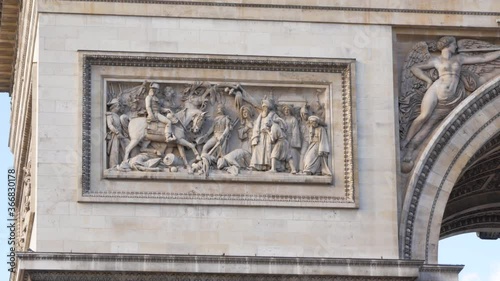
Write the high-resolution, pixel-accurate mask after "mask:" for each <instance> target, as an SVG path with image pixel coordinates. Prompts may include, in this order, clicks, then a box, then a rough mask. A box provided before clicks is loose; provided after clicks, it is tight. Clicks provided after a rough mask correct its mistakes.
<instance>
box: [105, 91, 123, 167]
mask: <svg viewBox="0 0 500 281" xmlns="http://www.w3.org/2000/svg"><path fill="white" fill-rule="evenodd" d="M108 105H109V111H108V112H106V125H107V126H108V132H107V135H106V140H107V145H106V148H107V150H106V152H107V155H108V168H114V167H116V166H118V164H120V162H121V158H122V157H123V155H124V153H125V148H126V147H127V145H128V140H127V138H126V137H125V136H124V135H123V129H122V123H121V121H120V115H119V114H118V113H119V112H120V102H119V101H118V99H116V98H114V99H113V100H111V101H110V102H109V103H108Z"/></svg>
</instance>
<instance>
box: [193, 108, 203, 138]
mask: <svg viewBox="0 0 500 281" xmlns="http://www.w3.org/2000/svg"><path fill="white" fill-rule="evenodd" d="M205 115H207V112H204V111H202V112H200V113H196V114H195V115H194V116H193V121H192V122H193V123H192V126H191V132H193V133H195V134H197V133H198V132H200V131H201V127H202V126H203V122H204V121H205Z"/></svg>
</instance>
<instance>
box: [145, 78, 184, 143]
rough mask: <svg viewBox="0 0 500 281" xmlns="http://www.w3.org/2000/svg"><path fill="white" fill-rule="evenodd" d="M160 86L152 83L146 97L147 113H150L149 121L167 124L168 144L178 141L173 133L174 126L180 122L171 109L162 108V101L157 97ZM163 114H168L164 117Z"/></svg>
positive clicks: (166, 135)
mask: <svg viewBox="0 0 500 281" xmlns="http://www.w3.org/2000/svg"><path fill="white" fill-rule="evenodd" d="M159 88H160V86H159V85H158V84H157V83H151V85H150V86H149V92H148V96H147V97H146V100H145V103H146V111H147V113H148V117H147V121H148V123H149V122H151V121H159V122H162V123H164V124H165V139H166V142H170V141H174V140H176V137H175V135H174V134H173V131H172V124H176V123H177V122H179V120H178V119H177V118H176V117H175V115H174V113H173V112H172V110H170V109H169V108H164V107H161V105H160V100H159V99H158V97H157V96H156V92H157V91H158V89H159ZM162 113H167V115H166V116H164V115H163V114H162Z"/></svg>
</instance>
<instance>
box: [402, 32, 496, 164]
mask: <svg viewBox="0 0 500 281" xmlns="http://www.w3.org/2000/svg"><path fill="white" fill-rule="evenodd" d="M434 51H440V54H439V55H431V52H434ZM499 58H500V48H499V47H498V46H495V45H493V44H490V43H487V42H483V41H478V40H472V39H462V40H459V41H457V40H456V39H455V38H454V37H451V36H445V37H442V38H440V39H439V40H437V41H430V42H419V43H417V44H416V45H415V46H414V47H413V48H412V50H411V51H410V53H409V55H408V57H407V59H406V61H405V64H404V66H403V73H402V79H401V93H400V97H399V110H400V138H401V142H400V143H401V151H402V153H401V154H402V165H401V167H402V172H404V173H408V172H410V171H411V169H412V168H413V166H414V162H415V159H416V157H417V154H418V152H419V148H420V146H421V145H422V144H423V143H425V140H426V139H427V138H428V136H429V135H430V133H431V132H432V130H433V129H434V128H435V127H436V126H437V125H438V124H439V123H440V121H442V120H443V119H444V118H445V117H446V116H447V115H448V114H449V113H450V112H451V111H452V110H453V109H454V108H455V107H456V106H457V105H458V104H459V103H460V102H461V101H463V100H464V99H465V98H466V96H467V94H470V93H471V92H473V91H474V90H476V89H477V88H478V87H479V86H481V85H482V84H484V83H485V82H487V81H488V80H490V79H492V78H493V77H495V76H497V75H499V74H500V60H499Z"/></svg>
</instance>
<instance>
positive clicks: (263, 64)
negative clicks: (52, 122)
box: [79, 52, 358, 208]
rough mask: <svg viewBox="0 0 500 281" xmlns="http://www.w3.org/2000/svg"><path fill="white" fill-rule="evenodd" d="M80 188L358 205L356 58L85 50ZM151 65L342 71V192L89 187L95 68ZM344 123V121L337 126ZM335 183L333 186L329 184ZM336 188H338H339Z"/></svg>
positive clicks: (130, 195) (166, 197)
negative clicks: (208, 191)
mask: <svg viewBox="0 0 500 281" xmlns="http://www.w3.org/2000/svg"><path fill="white" fill-rule="evenodd" d="M80 59H81V67H82V74H83V75H82V163H81V168H82V177H81V186H82V192H81V194H79V201H80V202H116V203H119V202H123V203H125V202H127V203H129V202H134V203H159V204H202V205H247V206H294V207H343V208H353V207H354V208H355V207H357V206H358V205H357V204H358V203H357V202H358V200H357V198H358V191H357V186H356V185H357V167H356V166H357V162H356V159H357V151H356V122H355V121H356V120H355V116H356V114H355V112H356V111H355V104H356V102H355V74H354V69H355V60H354V59H319V58H288V57H252V56H220V55H191V54H189V55H184V54H161V55H160V54H154V55H143V54H142V55H140V54H123V53H102V52H82V53H81V56H80ZM94 66H111V67H114V66H116V67H150V68H190V69H197V68H201V69H228V70H249V71H285V72H302V73H308V72H309V73H337V74H340V75H341V81H342V82H341V83H342V85H341V89H342V93H341V101H342V114H341V115H339V116H341V119H342V126H341V128H342V136H343V137H342V139H343V148H344V149H343V152H344V155H342V157H343V159H344V161H343V162H344V165H343V167H337V169H342V170H343V175H344V182H345V184H344V185H343V186H342V188H343V190H344V192H343V196H307V195H294V196H290V195H276V194H260V195H254V194H201V193H167V192H137V191H134V192H115V191H96V190H92V189H91V181H90V179H91V175H90V173H91V172H90V171H91V153H90V150H91V110H92V109H91V99H92V67H94ZM339 127H340V126H339ZM326 188H331V187H326ZM336 188H337V187H336Z"/></svg>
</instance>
